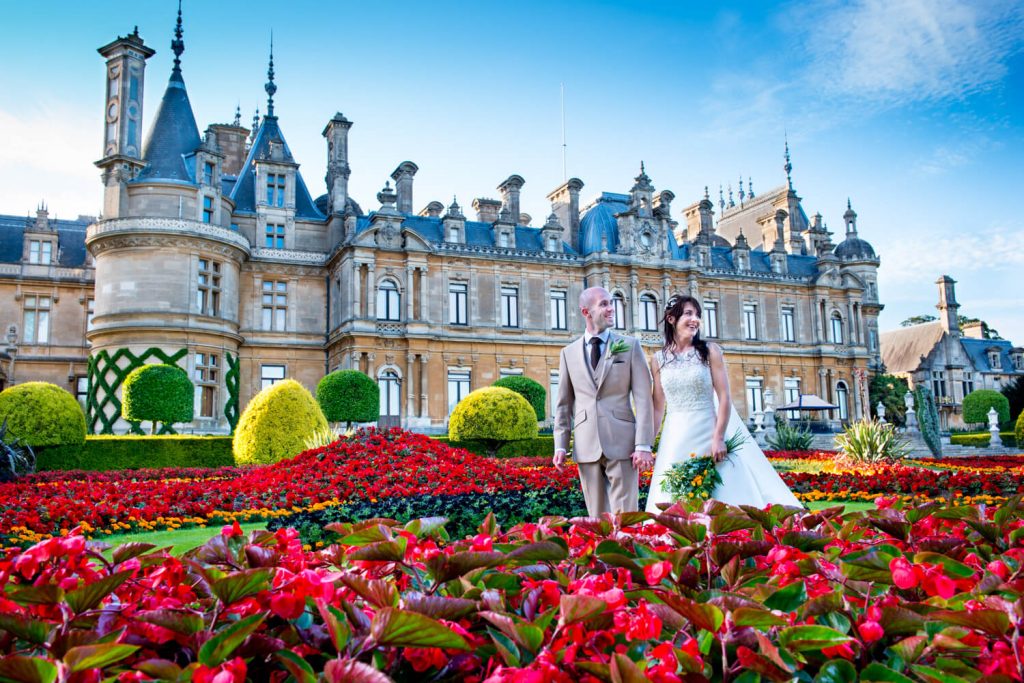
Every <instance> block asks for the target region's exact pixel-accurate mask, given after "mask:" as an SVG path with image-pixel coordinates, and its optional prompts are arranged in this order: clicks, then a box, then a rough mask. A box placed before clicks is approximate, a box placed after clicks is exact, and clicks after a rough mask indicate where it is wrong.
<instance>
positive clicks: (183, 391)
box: [121, 363, 196, 434]
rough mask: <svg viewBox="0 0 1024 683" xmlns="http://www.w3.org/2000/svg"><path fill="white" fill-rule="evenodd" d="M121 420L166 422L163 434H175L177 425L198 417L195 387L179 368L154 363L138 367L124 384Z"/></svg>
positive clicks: (154, 431) (154, 424)
mask: <svg viewBox="0 0 1024 683" xmlns="http://www.w3.org/2000/svg"><path fill="white" fill-rule="evenodd" d="M121 387H122V388H121V391H122V395H121V417H123V418H124V419H126V420H128V421H129V422H132V421H134V422H143V421H146V422H152V423H153V433H154V434H156V425H157V423H158V422H161V423H163V425H164V428H163V429H162V430H161V431H162V432H163V433H170V434H173V433H174V429H173V428H172V427H171V425H173V424H174V423H175V422H191V421H192V417H193V415H194V414H195V400H196V393H195V387H194V386H193V385H192V380H190V379H189V378H188V373H187V372H185V371H184V370H182V369H181V368H179V367H178V366H177V365H167V364H161V363H154V364H150V365H143V366H142V367H141V368H135V369H134V370H132V371H131V372H129V373H128V376H127V377H125V379H124V383H123V384H122V385H121Z"/></svg>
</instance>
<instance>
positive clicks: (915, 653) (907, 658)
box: [887, 631, 928, 664]
mask: <svg viewBox="0 0 1024 683" xmlns="http://www.w3.org/2000/svg"><path fill="white" fill-rule="evenodd" d="M887 633H888V631H887ZM927 646H928V639H927V638H926V637H924V636H910V637H909V638H904V639H903V640H901V641H900V642H898V643H895V644H894V645H891V646H890V648H889V649H891V650H892V651H893V652H895V653H896V654H897V655H898V656H899V658H900V659H902V660H903V661H904V662H908V663H911V664H912V663H914V662H916V661H917V660H918V659H920V657H921V655H922V654H923V653H924V649H925V648H926V647H927Z"/></svg>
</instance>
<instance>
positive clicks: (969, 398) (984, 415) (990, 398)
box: [963, 389, 1010, 424]
mask: <svg viewBox="0 0 1024 683" xmlns="http://www.w3.org/2000/svg"><path fill="white" fill-rule="evenodd" d="M963 406H964V422H966V423H967V424H978V423H981V424H988V411H989V409H990V408H995V409H996V413H998V415H999V422H1000V424H1001V423H1003V422H1006V421H1007V420H1009V419H1010V401H1009V400H1008V399H1007V398H1006V397H1005V396H1003V395H1002V394H1001V393H999V392H998V391H996V390H995V389H976V390H975V391H972V392H971V393H969V394H967V395H966V396H964V404H963Z"/></svg>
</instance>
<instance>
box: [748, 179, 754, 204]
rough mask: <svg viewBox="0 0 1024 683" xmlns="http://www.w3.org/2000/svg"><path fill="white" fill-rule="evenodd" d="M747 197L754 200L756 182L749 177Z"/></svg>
mask: <svg viewBox="0 0 1024 683" xmlns="http://www.w3.org/2000/svg"><path fill="white" fill-rule="evenodd" d="M747 196H748V197H750V198H751V199H753V198H754V180H753V178H751V177H750V176H747Z"/></svg>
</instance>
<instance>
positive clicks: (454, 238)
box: [448, 225, 459, 242]
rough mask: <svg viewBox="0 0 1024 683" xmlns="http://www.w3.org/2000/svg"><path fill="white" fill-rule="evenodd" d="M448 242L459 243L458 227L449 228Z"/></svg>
mask: <svg viewBox="0 0 1024 683" xmlns="http://www.w3.org/2000/svg"><path fill="white" fill-rule="evenodd" d="M448 241H449V242H458V241H459V229H458V228H457V227H456V226H454V225H453V226H451V227H450V228H448Z"/></svg>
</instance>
